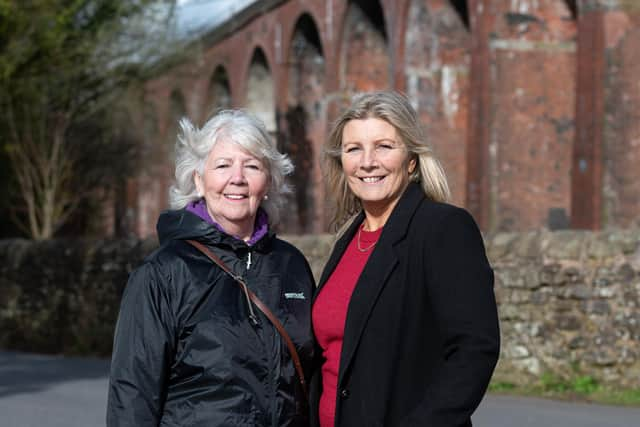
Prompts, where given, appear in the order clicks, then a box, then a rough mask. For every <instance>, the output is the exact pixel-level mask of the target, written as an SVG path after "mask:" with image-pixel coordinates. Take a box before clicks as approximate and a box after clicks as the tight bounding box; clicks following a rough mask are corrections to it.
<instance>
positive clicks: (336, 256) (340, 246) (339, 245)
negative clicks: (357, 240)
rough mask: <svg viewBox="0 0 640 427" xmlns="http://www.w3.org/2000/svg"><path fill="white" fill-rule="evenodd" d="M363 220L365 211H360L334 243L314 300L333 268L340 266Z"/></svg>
mask: <svg viewBox="0 0 640 427" xmlns="http://www.w3.org/2000/svg"><path fill="white" fill-rule="evenodd" d="M363 220H364V212H360V213H359V214H358V215H357V216H356V218H355V219H354V220H353V221H352V223H351V226H349V228H348V229H347V231H345V233H344V234H343V235H342V237H340V239H338V241H337V242H336V244H335V245H334V247H333V250H332V251H331V255H330V256H329V260H328V261H327V263H326V264H325V266H324V269H323V270H322V274H321V275H320V281H319V282H318V288H317V289H316V292H315V294H314V297H313V301H315V299H316V297H317V296H318V294H320V290H321V289H322V287H323V286H324V285H325V283H327V280H329V277H330V276H331V274H332V273H333V270H335V269H336V267H337V266H338V263H339V262H340V259H342V255H344V251H346V250H347V246H349V242H351V239H353V236H355V234H356V231H358V226H359V225H360V224H361V223H362V221H363Z"/></svg>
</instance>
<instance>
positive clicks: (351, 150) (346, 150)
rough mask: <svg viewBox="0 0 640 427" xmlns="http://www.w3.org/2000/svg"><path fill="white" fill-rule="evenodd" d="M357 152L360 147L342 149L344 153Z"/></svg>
mask: <svg viewBox="0 0 640 427" xmlns="http://www.w3.org/2000/svg"><path fill="white" fill-rule="evenodd" d="M358 150H360V147H354V146H351V147H345V148H344V152H345V153H353V152H355V151H358Z"/></svg>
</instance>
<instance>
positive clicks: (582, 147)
mask: <svg viewBox="0 0 640 427" xmlns="http://www.w3.org/2000/svg"><path fill="white" fill-rule="evenodd" d="M639 72H640V6H638V2H635V1H628V0H491V1H489V0H397V1H396V0H380V1H364V0H262V1H259V2H256V4H255V5H253V6H251V7H249V9H247V10H246V11H244V12H243V13H241V14H240V15H238V16H236V17H234V18H233V19H232V20H230V21H229V22H227V23H226V24H225V25H223V26H222V27H220V28H218V29H217V30H214V31H213V32H212V33H211V34H208V35H207V36H206V37H204V38H203V40H202V42H201V43H200V44H199V46H198V49H195V50H194V53H193V59H192V60H188V61H186V62H185V63H184V64H182V65H180V66H176V67H173V68H167V69H165V71H163V72H162V73H160V74H159V75H157V76H156V77H154V78H153V79H151V80H149V81H148V83H147V84H146V86H145V93H144V94H143V95H141V97H140V99H141V105H142V106H143V107H144V108H145V109H148V110H150V113H145V114H144V116H145V117H147V120H149V118H150V117H152V120H153V121H155V124H154V126H145V129H146V130H145V135H144V136H141V145H142V146H144V147H145V148H146V149H147V151H149V152H153V158H152V160H150V161H144V162H143V164H142V166H141V168H140V177H137V178H138V179H137V180H132V181H131V182H132V184H131V185H129V186H127V187H126V188H128V190H127V191H128V193H127V194H123V195H122V196H121V198H122V199H123V200H127V201H130V200H134V202H133V206H130V208H129V209H127V212H133V213H135V215H134V217H133V219H132V220H131V221H130V223H131V225H130V227H131V231H132V232H133V233H135V234H136V235H138V236H141V237H144V236H150V235H152V234H153V232H154V225H155V224H154V223H155V218H156V217H157V215H158V213H159V212H160V211H161V210H162V209H164V208H166V206H167V187H168V185H169V183H170V182H171V177H172V171H171V162H170V158H171V153H170V150H169V148H168V147H170V146H171V144H172V143H173V141H175V136H176V135H175V133H176V130H177V127H176V125H175V123H177V120H178V119H179V117H180V116H182V115H187V116H189V117H190V118H192V119H193V120H194V121H197V122H199V123H202V122H203V121H204V120H205V119H206V118H207V117H208V116H209V115H210V114H211V113H212V112H214V111H216V110H217V109H219V108H222V107H229V106H232V107H245V108H248V109H249V110H251V111H253V112H255V113H256V114H258V115H259V116H260V117H261V118H263V120H264V121H265V122H266V124H267V126H268V127H269V128H270V130H271V131H272V133H273V136H274V140H275V141H276V142H277V144H278V145H279V147H280V148H281V149H282V150H283V151H285V152H287V153H288V154H289V155H290V156H291V157H292V159H293V160H294V163H295V164H296V166H297V169H298V171H297V172H296V174H295V175H294V176H293V177H292V184H293V185H294V187H295V192H294V194H293V195H292V196H291V199H290V203H289V205H290V207H291V209H290V211H289V212H290V214H289V215H287V216H286V217H285V220H284V221H283V223H282V225H281V230H284V231H287V232H290V233H309V232H322V231H325V230H327V227H328V221H327V218H329V216H330V215H329V213H330V212H329V211H330V206H329V204H328V203H327V195H326V192H325V188H324V185H323V183H322V182H323V181H322V170H321V165H320V158H321V154H322V144H323V142H324V141H325V139H326V136H327V132H328V129H329V127H330V125H331V122H332V121H333V120H334V119H335V117H337V115H338V114H339V112H340V111H341V109H342V108H343V107H344V105H345V104H346V103H347V102H348V99H349V97H350V96H351V95H352V94H353V93H354V92H355V91H360V90H373V89H397V90H400V91H403V92H405V93H406V94H407V95H408V97H409V98H410V101H411V102H412V104H413V105H414V106H415V107H416V109H417V110H418V112H419V114H420V117H421V119H422V121H423V123H424V126H425V129H426V131H427V136H428V138H429V142H430V143H431V144H432V145H433V147H434V149H435V151H436V153H437V155H438V156H439V157H440V158H441V160H442V162H443V163H444V165H445V168H446V171H447V173H448V176H449V178H450V181H451V187H452V190H453V202H454V203H455V204H458V205H462V206H465V207H467V208H468V209H469V210H470V211H471V212H472V213H473V214H474V216H475V217H476V218H477V220H478V222H479V223H480V225H481V226H482V228H483V230H485V231H510V230H511V231H513V230H535V229H541V228H545V229H562V228H586V229H603V228H610V227H628V226H634V225H637V223H638V222H639V221H640V220H639V218H640V168H638V167H636V165H637V164H638V161H639V160H640V158H639V157H640V142H638V141H640V120H638V119H639V117H638V114H640V113H639V112H638V111H640V85H638V81H637V76H638V74H639ZM142 109H143V108H141V109H140V110H142ZM137 114H138V115H142V112H139V113H137ZM136 120H142V119H141V117H136ZM139 122H140V123H143V121H139ZM152 147H155V148H152ZM145 159H146V158H145ZM133 183H137V187H136V185H134V184H133ZM123 203H124V202H123ZM127 203H129V202H127Z"/></svg>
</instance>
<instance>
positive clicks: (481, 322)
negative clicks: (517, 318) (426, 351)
mask: <svg viewBox="0 0 640 427" xmlns="http://www.w3.org/2000/svg"><path fill="white" fill-rule="evenodd" d="M428 238H429V239H430V242H429V243H427V245H428V250H426V251H425V255H424V257H425V259H424V261H425V265H426V266H427V270H426V271H427V273H426V276H427V277H426V278H425V279H426V283H427V286H428V294H429V304H430V307H429V308H430V309H431V310H432V311H433V313H434V318H435V321H436V326H437V328H438V330H439V333H440V335H441V338H442V340H441V342H442V345H443V358H444V363H443V366H442V367H441V368H440V369H438V370H437V372H436V373H435V377H434V378H433V379H432V381H430V383H431V385H430V387H429V389H428V390H427V392H426V395H425V396H424V400H423V401H422V404H421V405H419V406H418V407H417V408H416V410H414V411H413V412H412V413H410V414H408V416H407V417H406V418H405V419H404V420H403V423H402V425H403V426H427V425H428V426H430V427H454V426H455V427H457V426H467V425H470V424H468V423H469V419H470V417H471V414H472V413H473V411H474V410H475V409H476V408H477V406H478V405H479V404H480V401H481V400H482V397H483V396H484V393H485V392H486V388H487V386H488V384H489V380H490V379H491V375H492V374H493V369H494V368H495V365H496V363H497V360H498V356H499V349H500V332H499V326H498V314H497V308H496V301H495V296H494V293H493V271H492V269H491V267H490V265H489V262H488V260H487V257H486V254H485V249H484V244H483V241H482V236H481V234H480V231H479V230H478V227H477V225H476V223H475V221H474V220H473V218H472V217H471V215H469V214H468V213H467V212H466V211H464V210H462V209H456V210H455V211H453V212H452V213H449V214H448V215H447V216H445V217H444V218H443V220H442V221H441V224H439V225H436V231H435V232H434V234H433V235H430V236H428Z"/></svg>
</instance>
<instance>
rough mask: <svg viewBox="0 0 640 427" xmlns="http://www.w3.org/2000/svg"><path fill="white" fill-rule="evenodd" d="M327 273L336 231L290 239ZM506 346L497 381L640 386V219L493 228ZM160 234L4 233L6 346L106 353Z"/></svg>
mask: <svg viewBox="0 0 640 427" xmlns="http://www.w3.org/2000/svg"><path fill="white" fill-rule="evenodd" d="M285 238H286V239H287V240H289V241H291V242H292V243H293V244H295V245H296V246H298V247H299V248H300V249H301V250H302V251H303V253H304V254H305V256H306V257H307V259H308V260H309V262H310V264H311V268H312V271H313V273H314V275H315V276H316V278H317V277H319V276H320V273H321V270H322V267H323V265H324V263H325V262H326V259H327V257H328V254H329V252H330V250H331V246H332V242H333V240H332V237H331V236H329V235H315V236H313V235H305V236H288V237H285ZM486 244H487V253H488V255H489V258H490V261H491V264H492V266H493V268H494V272H495V280H496V281H495V293H496V298H497V300H498V310H499V316H500V329H501V334H502V354H501V357H500V361H499V363H498V367H497V371H496V374H495V376H494V380H495V381H506V382H510V383H515V384H534V383H536V382H537V381H539V379H540V377H541V376H542V375H543V374H545V373H554V374H555V375H556V376H559V377H566V378H567V379H570V378H575V377H576V376H585V375H590V376H592V377H593V378H595V379H596V380H597V381H599V382H600V383H601V384H604V385H609V386H612V387H614V388H616V387H626V388H640V229H637V228H636V229H630V230H625V231H610V232H588V231H557V232H549V231H531V232H520V233H516V232H511V233H496V234H489V235H487V236H486ZM155 245H156V243H155V241H153V240H145V241H140V240H136V239H130V240H121V241H99V242H90V241H50V242H43V243H30V242H27V241H22V240H5V241H0V260H1V261H2V262H0V348H11V349H16V350H30V351H39V352H53V353H59V352H67V353H76V354H99V355H108V354H109V352H110V349H111V342H112V337H111V334H112V333H113V326H114V323H115V319H116V316H117V311H118V304H119V300H120V294H121V292H122V291H123V287H124V284H125V283H126V278H127V274H128V273H129V272H130V271H131V269H132V268H134V267H135V266H136V265H137V264H139V263H140V262H141V260H142V259H143V257H144V256H145V255H146V254H148V253H149V252H150V251H151V250H152V249H153V248H154V247H155Z"/></svg>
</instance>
